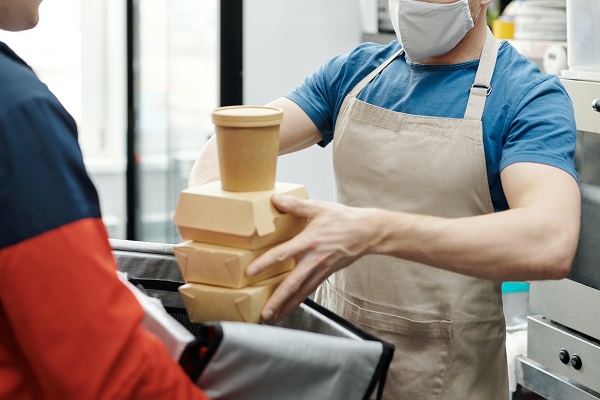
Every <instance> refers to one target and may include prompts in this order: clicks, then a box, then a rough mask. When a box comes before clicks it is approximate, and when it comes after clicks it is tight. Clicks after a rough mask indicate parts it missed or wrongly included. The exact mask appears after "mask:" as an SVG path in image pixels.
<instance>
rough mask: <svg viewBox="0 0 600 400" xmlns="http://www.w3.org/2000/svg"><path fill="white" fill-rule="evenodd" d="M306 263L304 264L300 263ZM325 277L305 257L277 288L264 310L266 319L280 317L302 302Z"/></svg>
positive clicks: (263, 314)
mask: <svg viewBox="0 0 600 400" xmlns="http://www.w3.org/2000/svg"><path fill="white" fill-rule="evenodd" d="M300 264H304V265H300ZM323 279H325V276H322V274H321V273H319V271H318V270H316V269H315V266H313V265H310V264H308V263H307V260H305V259H303V260H302V261H300V263H299V265H298V266H296V268H295V269H293V270H292V272H291V273H290V275H289V276H288V277H287V278H286V279H284V280H283V282H281V284H280V285H279V286H278V287H277V289H275V291H274V292H273V294H272V295H271V297H270V298H269V300H268V301H267V303H266V304H265V306H264V308H263V312H262V316H263V318H264V319H271V318H274V319H278V318H280V317H283V316H284V315H287V314H288V313H289V312H290V311H291V310H292V309H294V308H295V307H296V306H298V304H300V303H302V302H303V301H304V299H306V297H308V295H310V294H311V293H312V292H313V291H314V290H315V289H316V288H317V286H318V285H319V284H320V283H321V282H322V280H323Z"/></svg>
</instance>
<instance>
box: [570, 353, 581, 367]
mask: <svg viewBox="0 0 600 400" xmlns="http://www.w3.org/2000/svg"><path fill="white" fill-rule="evenodd" d="M571 365H572V366H573V368H575V369H577V370H579V369H581V366H582V365H583V364H582V363H581V358H579V356H578V355H577V354H573V357H571Z"/></svg>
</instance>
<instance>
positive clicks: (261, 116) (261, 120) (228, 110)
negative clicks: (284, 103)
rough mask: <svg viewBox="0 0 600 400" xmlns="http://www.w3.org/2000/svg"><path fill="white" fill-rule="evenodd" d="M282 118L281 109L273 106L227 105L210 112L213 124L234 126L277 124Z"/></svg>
mask: <svg viewBox="0 0 600 400" xmlns="http://www.w3.org/2000/svg"><path fill="white" fill-rule="evenodd" d="M282 120H283V110H281V109H279V108H275V107H259V106H229V107H221V108H217V109H216V110H214V111H213V112H212V122H213V124H215V125H219V126H231V127H235V128H253V127H261V126H273V125H279V124H280V123H281V121H282Z"/></svg>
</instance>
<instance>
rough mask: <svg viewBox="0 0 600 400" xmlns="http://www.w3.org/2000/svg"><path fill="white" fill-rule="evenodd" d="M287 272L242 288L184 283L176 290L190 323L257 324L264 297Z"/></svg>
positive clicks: (272, 290) (269, 294)
mask: <svg viewBox="0 0 600 400" xmlns="http://www.w3.org/2000/svg"><path fill="white" fill-rule="evenodd" d="M288 274H289V273H288V272H286V273H283V274H279V275H277V276H274V277H271V278H268V279H265V280H263V281H260V282H257V283H255V284H254V285H250V286H246V287H244V288H241V289H232V288H225V287H221V286H213V285H205V284H202V283H185V284H184V285H182V286H180V287H179V289H178V290H179V293H181V298H182V299H183V304H184V305H185V309H186V311H187V313H188V316H189V318H190V321H191V322H208V321H238V322H252V323H257V322H259V321H260V314H261V312H262V309H263V307H264V306H265V304H266V302H267V300H268V299H269V297H270V296H271V294H272V293H273V292H274V291H275V289H276V288H277V286H278V285H279V284H280V283H281V281H283V279H284V278H285V277H286V276H287V275H288Z"/></svg>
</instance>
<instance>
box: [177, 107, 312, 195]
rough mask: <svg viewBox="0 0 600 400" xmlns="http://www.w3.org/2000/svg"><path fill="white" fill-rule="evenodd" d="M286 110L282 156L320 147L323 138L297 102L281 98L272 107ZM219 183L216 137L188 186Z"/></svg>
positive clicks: (204, 150)
mask: <svg viewBox="0 0 600 400" xmlns="http://www.w3.org/2000/svg"><path fill="white" fill-rule="evenodd" d="M267 106H269V107H277V108H281V109H282V110H283V122H282V123H281V131H280V134H279V154H280V155H282V154H287V153H293V152H295V151H298V150H302V149H305V148H307V147H310V146H312V145H313V144H315V143H318V142H319V141H320V140H321V134H320V132H319V130H318V129H317V127H316V126H315V124H314V123H313V122H312V120H311V119H310V118H309V117H308V115H306V113H305V112H304V111H303V110H302V109H301V108H300V107H299V106H298V105H297V104H296V103H294V102H293V101H291V100H289V99H287V98H285V97H281V98H279V99H277V100H275V101H273V102H271V103H269V104H267ZM218 179H219V159H218V155H217V141H216V135H213V136H212V137H211V138H210V139H209V140H208V141H207V142H206V144H205V145H204V147H203V148H202V151H201V152H200V155H199V156H198V158H197V159H196V161H195V163H194V166H193V167H192V171H191V173H190V178H189V182H188V186H189V187H193V186H198V185H201V184H203V183H206V182H212V181H216V180H218Z"/></svg>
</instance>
